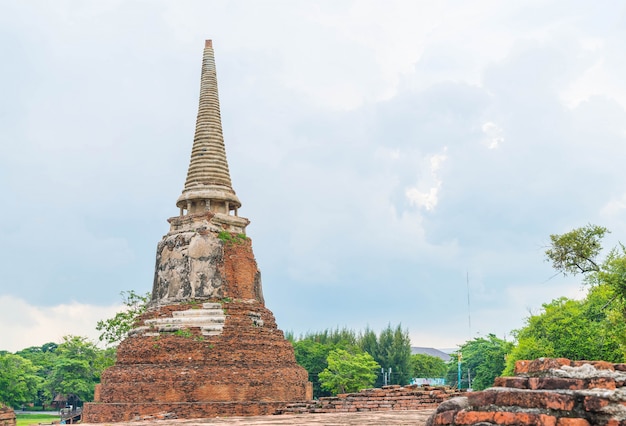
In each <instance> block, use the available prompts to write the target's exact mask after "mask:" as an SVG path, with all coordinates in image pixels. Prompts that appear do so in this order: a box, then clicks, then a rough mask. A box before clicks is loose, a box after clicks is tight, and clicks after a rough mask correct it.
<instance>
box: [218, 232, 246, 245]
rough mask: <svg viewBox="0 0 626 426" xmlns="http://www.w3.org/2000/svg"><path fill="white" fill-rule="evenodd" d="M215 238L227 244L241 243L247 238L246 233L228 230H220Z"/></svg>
mask: <svg viewBox="0 0 626 426" xmlns="http://www.w3.org/2000/svg"><path fill="white" fill-rule="evenodd" d="M217 238H219V239H220V240H222V241H223V242H225V243H229V244H233V243H235V244H243V243H244V242H246V241H247V240H248V237H247V236H246V234H231V233H230V232H228V231H220V233H219V234H217Z"/></svg>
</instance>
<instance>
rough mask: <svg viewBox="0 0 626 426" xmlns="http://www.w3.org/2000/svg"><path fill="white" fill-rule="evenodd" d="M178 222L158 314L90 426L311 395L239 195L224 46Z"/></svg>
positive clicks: (209, 74)
mask: <svg viewBox="0 0 626 426" xmlns="http://www.w3.org/2000/svg"><path fill="white" fill-rule="evenodd" d="M176 206H177V207H178V208H179V215H178V216H176V217H172V218H170V219H168V222H169V223H170V231H169V232H168V233H167V234H166V235H165V236H164V237H163V238H162V240H161V241H160V242H159V244H158V247H157V255H156V267H155V273H154V284H153V289H152V300H151V302H150V305H149V309H148V311H147V312H146V313H145V314H144V315H143V316H142V317H141V318H140V320H139V321H138V322H137V324H136V327H135V328H134V329H133V330H132V331H131V333H130V334H129V336H128V337H127V338H126V339H125V340H124V341H123V342H122V343H121V344H120V345H119V347H118V350H117V361H116V363H115V365H114V366H113V367H111V368H109V369H107V370H106V371H105V372H104V373H103V374H102V382H101V384H100V385H98V386H97V388H96V392H95V397H94V400H95V401H94V402H93V403H88V404H86V405H85V409H84V412H83V416H84V417H83V420H84V421H85V422H115V421H126V420H132V419H135V418H141V417H145V416H150V415H158V414H160V413H170V414H171V415H173V416H175V417H178V418H199V417H211V416H224V415H229V416H234V415H239V416H240V415H261V414H272V413H274V412H275V411H276V410H277V409H278V408H280V407H284V406H285V404H286V403H289V402H296V401H305V400H308V399H311V398H312V387H311V384H310V383H309V382H308V375H307V372H306V370H305V369H304V368H302V367H300V366H299V365H297V364H296V360H295V356H294V351H293V348H292V346H291V344H290V343H289V342H288V341H287V340H286V339H285V338H284V335H283V333H282V331H280V330H279V329H278V328H277V326H276V322H275V319H274V315H273V314H272V312H271V311H270V310H269V309H267V308H266V307H265V302H264V299H263V292H262V288H261V274H260V272H259V269H258V268H257V264H256V260H255V258H254V254H253V252H252V245H251V240H250V238H249V237H248V236H247V235H246V226H247V225H248V224H249V223H250V222H249V220H248V219H245V218H243V217H240V216H239V208H240V207H241V202H240V200H239V198H238V197H237V195H236V193H235V191H234V190H233V187H232V183H231V179H230V172H229V169H228V162H227V160H226V150H225V146H224V138H223V134H222V124H221V117H220V107H219V98H218V91H217V74H216V70H215V58H214V52H213V46H212V43H211V41H210V40H207V41H206V43H205V48H204V57H203V62H202V76H201V84H200V103H199V108H198V116H197V121H196V131H195V137H194V141H193V148H192V151H191V161H190V164H189V170H188V173H187V179H186V181H185V186H184V189H183V191H182V194H181V195H180V197H178V199H177V201H176Z"/></svg>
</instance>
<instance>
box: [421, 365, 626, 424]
mask: <svg viewBox="0 0 626 426" xmlns="http://www.w3.org/2000/svg"><path fill="white" fill-rule="evenodd" d="M625 383H626V364H612V363H608V362H604V361H570V360H568V359H565V358H558V359H554V358H540V359H537V360H534V361H518V362H517V364H516V366H515V376H514V377H499V378H497V379H496V381H495V384H494V387H492V388H489V389H486V390H484V391H481V392H472V393H469V394H467V396H466V397H463V398H454V399H452V400H450V401H447V402H445V403H443V404H441V405H440V406H439V407H438V408H437V411H436V412H435V414H433V416H432V417H431V418H430V419H429V422H428V423H427V425H428V426H432V425H446V426H456V425H464V426H465V425H475V426H489V425H534V426H624V425H626V387H625V386H624V385H625Z"/></svg>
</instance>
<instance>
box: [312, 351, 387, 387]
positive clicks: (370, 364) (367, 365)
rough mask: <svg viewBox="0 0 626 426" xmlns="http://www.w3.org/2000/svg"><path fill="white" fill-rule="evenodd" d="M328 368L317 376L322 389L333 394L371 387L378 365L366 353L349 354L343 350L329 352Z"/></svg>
mask: <svg viewBox="0 0 626 426" xmlns="http://www.w3.org/2000/svg"><path fill="white" fill-rule="evenodd" d="M327 361H328V366H327V367H326V368H325V369H324V370H323V371H322V372H321V373H320V374H319V379H320V383H321V385H322V388H324V389H326V390H329V391H331V392H332V393H334V394H337V393H345V392H357V391H359V390H361V389H365V388H369V387H371V386H372V385H373V384H374V382H375V381H376V376H377V375H378V369H379V368H380V365H379V364H378V363H377V362H376V361H374V358H372V356H371V355H370V354H368V353H367V352H359V353H355V354H351V353H350V352H348V351H346V350H344V349H333V350H331V351H330V352H329V354H328V357H327Z"/></svg>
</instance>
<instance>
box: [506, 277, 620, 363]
mask: <svg viewBox="0 0 626 426" xmlns="http://www.w3.org/2000/svg"><path fill="white" fill-rule="evenodd" d="M612 298H613V291H612V290H611V288H610V287H609V286H608V285H598V286H594V287H592V288H591V289H590V291H589V293H588V294H587V296H586V297H585V299H583V300H572V299H568V298H565V297H562V298H559V299H555V300H553V301H552V302H550V303H546V304H544V305H543V307H542V310H541V312H540V313H539V314H537V315H531V316H530V317H529V318H527V319H526V325H525V326H524V327H523V328H521V329H520V330H516V331H514V332H513V334H514V336H515V337H516V340H517V345H516V346H515V348H513V350H512V351H511V354H510V355H509V356H508V359H507V368H506V370H505V373H504V374H512V373H513V369H514V367H515V362H516V361H518V360H522V359H536V358H540V357H563V358H569V359H573V360H581V359H601V360H605V361H610V362H623V360H624V355H623V352H622V350H621V345H620V343H621V340H620V339H621V338H622V337H623V335H624V331H625V327H624V322H623V317H622V316H621V314H620V311H619V309H617V308H616V307H617V305H615V304H614V306H612V307H609V306H608V304H609V303H610V301H611V300H612Z"/></svg>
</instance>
